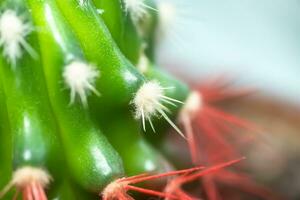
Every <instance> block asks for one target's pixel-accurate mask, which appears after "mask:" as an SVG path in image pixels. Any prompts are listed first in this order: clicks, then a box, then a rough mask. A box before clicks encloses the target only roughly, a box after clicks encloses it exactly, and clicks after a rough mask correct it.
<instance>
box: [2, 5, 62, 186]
mask: <svg viewBox="0 0 300 200" xmlns="http://www.w3.org/2000/svg"><path fill="white" fill-rule="evenodd" d="M9 2H10V3H13V2H18V4H17V5H18V7H17V5H14V6H13V8H14V9H15V10H17V11H18V13H22V14H23V15H24V16H26V17H29V16H28V13H27V12H26V7H25V2H23V1H19V0H18V1H9ZM9 8H10V7H9ZM27 41H28V42H29V43H30V44H32V47H33V48H34V49H35V50H37V51H38V48H39V47H38V46H37V45H36V44H37V42H36V41H35V38H34V34H33V33H32V34H30V36H29V37H27ZM1 62H2V65H1V68H0V72H1V73H0V76H1V80H2V83H3V87H4V92H5V99H6V104H7V110H8V121H9V124H10V129H11V134H12V145H13V159H12V162H13V168H14V169H18V168H20V167H22V166H27V165H29V166H35V167H38V168H44V169H46V170H47V171H49V173H50V174H51V176H52V177H53V178H54V180H55V181H58V180H59V177H60V173H61V171H62V170H59V164H60V162H61V157H59V156H58V155H59V153H58V151H59V148H60V143H59V140H58V137H57V126H56V122H55V121H54V117H53V115H52V110H51V108H50V103H49V101H48V96H47V92H46V87H45V82H44V79H43V73H42V71H41V67H40V66H41V63H40V60H39V59H37V60H34V59H32V58H31V57H30V56H29V55H26V53H24V55H23V57H22V58H21V59H19V60H18V62H17V64H16V66H14V67H13V66H12V65H11V64H10V63H7V62H6V60H5V58H3V57H1Z"/></svg>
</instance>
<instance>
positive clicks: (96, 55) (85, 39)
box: [56, 0, 145, 113]
mask: <svg viewBox="0 0 300 200" xmlns="http://www.w3.org/2000/svg"><path fill="white" fill-rule="evenodd" d="M56 2H57V4H58V5H59V7H60V10H61V11H62V13H63V14H64V16H65V18H66V19H67V21H68V22H69V24H70V26H71V28H72V30H73V31H74V33H75V35H76V36H77V38H78V39H79V42H80V45H81V48H82V49H83V52H84V55H85V56H86V58H87V60H88V61H89V62H90V63H93V64H95V65H96V66H97V67H98V69H99V71H100V73H101V77H100V78H99V79H98V80H97V81H96V88H97V90H98V91H99V92H100V93H101V98H99V97H97V96H95V95H91V96H90V98H89V99H90V103H89V104H90V105H95V106H96V105H97V108H98V110H97V112H102V113H115V112H116V111H117V110H118V109H120V108H121V109H123V108H127V109H129V108H128V107H129V103H130V101H131V100H132V99H133V97H134V94H135V93H136V91H137V90H138V89H139V87H140V86H141V85H142V84H143V82H144V81H145V80H144V77H143V75H141V74H140V73H139V72H138V71H137V69H136V68H135V67H134V66H133V65H132V64H131V63H130V62H129V61H128V60H127V59H126V58H125V56H124V55H123V54H122V53H121V51H120V49H119V48H118V46H117V45H116V43H115V42H114V40H113V38H112V36H111V34H110V32H109V30H108V29H107V28H106V26H105V24H104V22H103V20H102V19H101V17H100V16H99V15H98V14H97V13H96V8H95V7H94V6H93V5H92V3H91V2H90V1H89V0H87V1H86V3H85V4H84V6H82V7H80V5H79V3H78V1H77V0H64V1H61V0H57V1H56ZM91 30H92V31H91Z"/></svg>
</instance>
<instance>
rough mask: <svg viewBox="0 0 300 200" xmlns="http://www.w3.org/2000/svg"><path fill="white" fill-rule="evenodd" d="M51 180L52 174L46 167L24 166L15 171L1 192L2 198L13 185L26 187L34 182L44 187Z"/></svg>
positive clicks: (0, 196)
mask: <svg viewBox="0 0 300 200" xmlns="http://www.w3.org/2000/svg"><path fill="white" fill-rule="evenodd" d="M51 180H52V178H51V176H50V175H49V174H48V172H46V171H45V170H44V169H41V168H35V167H30V166H24V167H22V168H19V169H17V170H16V171H15V172H14V174H13V177H12V180H11V181H10V182H9V183H8V185H6V187H5V188H4V189H3V190H2V191H1V192H0V198H2V197H3V196H4V195H5V194H6V193H7V192H8V191H9V190H10V189H11V188H12V187H13V186H15V187H17V188H25V187H26V186H29V185H31V184H32V183H36V184H39V185H40V186H41V187H42V188H46V187H47V186H48V185H49V184H50V182H51Z"/></svg>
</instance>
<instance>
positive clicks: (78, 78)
mask: <svg viewBox="0 0 300 200" xmlns="http://www.w3.org/2000/svg"><path fill="white" fill-rule="evenodd" d="M99 76H100V73H99V71H98V70H97V69H96V68H95V67H94V66H93V65H89V64H86V63H84V62H82V61H73V62H71V63H70V64H68V65H66V66H65V69H64V72H63V78H64V82H65V84H66V86H67V87H68V88H69V89H70V104H73V103H74V101H75V97H76V94H78V95H79V98H80V100H81V102H82V103H83V105H84V106H87V95H88V93H89V92H93V93H95V94H96V95H98V96H99V95H100V94H99V92H98V91H97V90H96V88H95V87H94V84H95V82H96V79H97V78H98V77H99Z"/></svg>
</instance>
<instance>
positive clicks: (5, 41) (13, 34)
mask: <svg viewBox="0 0 300 200" xmlns="http://www.w3.org/2000/svg"><path fill="white" fill-rule="evenodd" d="M32 30H33V29H32V27H31V26H30V24H29V23H27V22H25V21H24V20H23V19H22V18H21V17H20V16H18V15H17V13H16V12H15V11H14V10H6V11H4V12H3V13H2V14H1V16H0V46H2V47H3V54H4V56H5V57H7V59H8V61H9V62H10V63H11V64H12V65H13V66H15V65H16V62H17V60H18V59H19V58H21V57H22V48H24V49H25V50H26V51H27V52H28V53H29V54H30V55H31V56H32V57H34V58H36V57H37V54H36V52H35V51H34V50H33V49H32V47H31V46H30V45H29V44H28V43H27V42H26V40H25V38H26V36H27V35H28V34H29V33H30V32H32Z"/></svg>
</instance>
